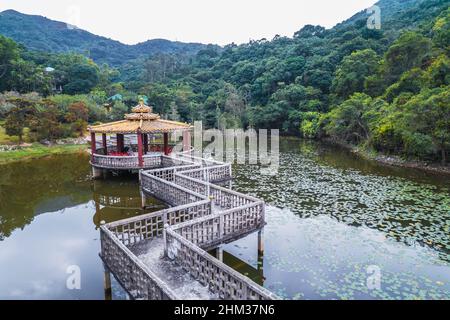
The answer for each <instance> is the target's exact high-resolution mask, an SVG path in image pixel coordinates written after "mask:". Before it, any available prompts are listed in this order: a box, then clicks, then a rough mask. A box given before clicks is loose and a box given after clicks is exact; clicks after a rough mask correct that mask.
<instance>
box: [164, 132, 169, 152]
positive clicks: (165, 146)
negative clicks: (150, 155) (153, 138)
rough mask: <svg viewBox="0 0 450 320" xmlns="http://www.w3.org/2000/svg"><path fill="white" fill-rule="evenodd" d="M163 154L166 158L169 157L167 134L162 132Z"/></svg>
mask: <svg viewBox="0 0 450 320" xmlns="http://www.w3.org/2000/svg"><path fill="white" fill-rule="evenodd" d="M163 136H164V154H165V155H166V156H167V155H169V133H168V132H164V134H163Z"/></svg>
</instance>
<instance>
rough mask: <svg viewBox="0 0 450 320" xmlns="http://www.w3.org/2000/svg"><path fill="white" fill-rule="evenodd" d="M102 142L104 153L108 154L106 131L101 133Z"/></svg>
mask: <svg viewBox="0 0 450 320" xmlns="http://www.w3.org/2000/svg"><path fill="white" fill-rule="evenodd" d="M102 143H103V150H104V152H105V155H107V154H108V146H107V145H106V133H102Z"/></svg>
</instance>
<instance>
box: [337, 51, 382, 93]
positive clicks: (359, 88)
mask: <svg viewBox="0 0 450 320" xmlns="http://www.w3.org/2000/svg"><path fill="white" fill-rule="evenodd" d="M379 61H380V59H379V57H378V55H377V54H376V52H375V51H373V50H372V49H365V50H360V51H355V52H353V53H352V54H350V55H349V56H347V57H345V58H344V59H343V60H342V62H341V64H340V65H339V67H338V68H337V70H336V74H335V77H334V79H333V84H332V92H333V93H334V94H336V95H337V96H338V97H339V98H341V99H346V98H348V97H349V96H350V95H351V94H352V93H354V92H363V91H364V82H365V80H366V78H367V77H369V76H371V75H373V74H375V72H376V71H378V69H379Z"/></svg>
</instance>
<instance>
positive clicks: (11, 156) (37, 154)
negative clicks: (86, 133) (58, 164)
mask: <svg viewBox="0 0 450 320" xmlns="http://www.w3.org/2000/svg"><path fill="white" fill-rule="evenodd" d="M86 150H87V145H55V146H50V147H47V146H44V145H42V144H39V143H36V144H33V145H32V146H31V147H27V148H23V149H21V150H14V151H5V152H0V165H1V164H5V163H10V162H14V161H19V160H25V159H36V158H42V157H45V156H49V155H56V154H70V153H82V152H86Z"/></svg>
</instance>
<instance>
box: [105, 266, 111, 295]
mask: <svg viewBox="0 0 450 320" xmlns="http://www.w3.org/2000/svg"><path fill="white" fill-rule="evenodd" d="M104 289H105V300H112V289H111V273H110V272H109V271H108V270H107V269H106V268H105V273H104Z"/></svg>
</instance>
